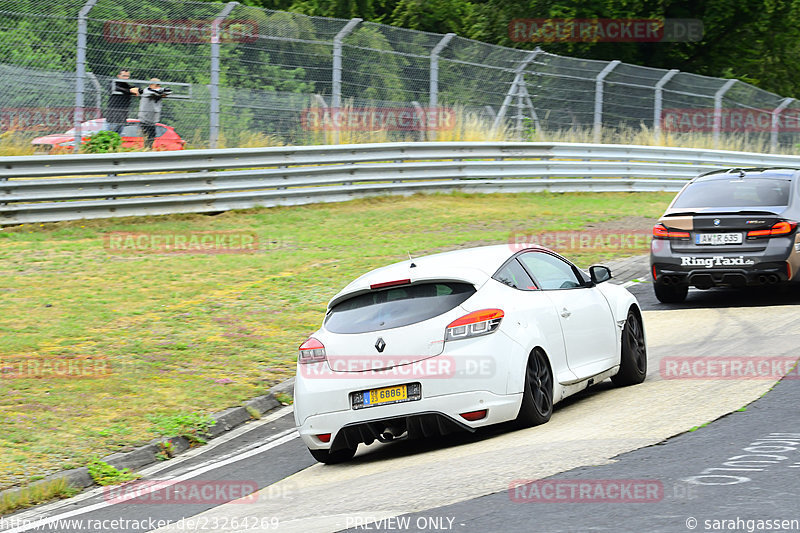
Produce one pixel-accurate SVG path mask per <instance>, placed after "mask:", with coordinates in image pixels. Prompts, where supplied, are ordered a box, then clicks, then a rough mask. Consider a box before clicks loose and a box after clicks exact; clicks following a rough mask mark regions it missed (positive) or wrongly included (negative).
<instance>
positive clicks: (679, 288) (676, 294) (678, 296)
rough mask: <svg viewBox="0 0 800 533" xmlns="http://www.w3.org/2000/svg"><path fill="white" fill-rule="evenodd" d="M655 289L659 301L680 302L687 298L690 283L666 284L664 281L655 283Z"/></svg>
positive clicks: (666, 302) (665, 302)
mask: <svg viewBox="0 0 800 533" xmlns="http://www.w3.org/2000/svg"><path fill="white" fill-rule="evenodd" d="M653 289H654V290H655V293H656V298H658V301H659V302H661V303H664V304H678V303H681V302H682V301H684V300H685V299H686V295H687V294H688V293H689V285H687V284H680V285H665V284H664V283H658V282H655V283H653Z"/></svg>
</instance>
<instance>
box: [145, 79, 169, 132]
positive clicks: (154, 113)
mask: <svg viewBox="0 0 800 533" xmlns="http://www.w3.org/2000/svg"><path fill="white" fill-rule="evenodd" d="M160 81H161V80H159V79H158V78H151V79H150V85H148V86H147V88H146V89H145V90H144V91H143V92H142V95H141V96H142V98H141V102H140V103H139V124H140V126H141V127H142V132H143V133H144V147H145V148H152V147H153V141H154V140H155V138H156V122H158V121H159V120H160V119H161V104H162V102H161V99H162V98H166V97H167V96H169V95H170V94H171V93H172V90H171V89H169V87H165V88H162V87H161V83H160Z"/></svg>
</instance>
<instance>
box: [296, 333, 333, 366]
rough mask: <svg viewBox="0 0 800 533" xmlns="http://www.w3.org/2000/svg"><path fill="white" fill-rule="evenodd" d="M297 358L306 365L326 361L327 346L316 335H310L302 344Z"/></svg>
mask: <svg viewBox="0 0 800 533" xmlns="http://www.w3.org/2000/svg"><path fill="white" fill-rule="evenodd" d="M297 360H298V361H299V362H300V363H301V364H304V365H307V364H309V363H320V362H322V361H326V360H327V356H326V355H325V346H324V345H323V344H322V343H321V342H319V341H318V340H317V339H315V338H314V337H309V338H308V340H307V341H306V342H304V343H303V344H301V345H300V355H299V356H298V358H297Z"/></svg>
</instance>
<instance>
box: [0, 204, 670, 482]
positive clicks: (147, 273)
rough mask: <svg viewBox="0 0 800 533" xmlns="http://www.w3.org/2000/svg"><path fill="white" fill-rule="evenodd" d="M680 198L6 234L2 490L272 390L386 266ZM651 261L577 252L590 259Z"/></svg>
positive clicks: (429, 207) (103, 224) (439, 207)
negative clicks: (193, 237)
mask: <svg viewBox="0 0 800 533" xmlns="http://www.w3.org/2000/svg"><path fill="white" fill-rule="evenodd" d="M672 196H673V195H672V194H667V193H619V194H613V193H603V194H549V193H544V194H516V195H465V194H447V195H415V196H411V197H406V198H398V197H391V198H374V199H364V200H357V201H352V202H347V203H340V204H327V205H310V206H301V207H291V208H271V209H255V210H247V211H234V212H227V213H224V214H221V215H217V216H204V215H175V216H163V217H152V218H144V217H143V218H125V219H116V220H114V219H106V220H95V221H75V222H63V223H57V224H45V225H39V224H36V225H24V226H17V227H10V228H5V229H3V230H2V231H0V295H2V298H0V329H1V330H2V331H3V334H2V336H0V488H3V487H7V486H10V485H13V484H18V483H23V482H27V481H28V480H30V479H31V477H33V476H40V475H44V474H47V473H51V472H54V471H57V470H61V469H63V468H65V467H67V468H68V467H77V466H83V465H86V464H87V463H88V462H89V461H90V460H91V459H92V458H93V457H95V456H103V455H104V454H106V453H111V452H114V451H120V450H122V451H124V450H126V449H129V448H130V447H132V446H136V445H139V444H142V443H144V442H147V441H149V440H151V439H152V438H154V437H156V436H159V435H163V434H164V428H165V425H166V426H169V424H168V423H167V422H168V421H172V422H173V425H176V426H179V425H181V424H183V423H186V421H187V420H189V421H190V422H191V421H192V420H193V419H192V418H191V417H192V416H200V415H202V414H207V413H210V412H214V411H217V410H221V409H223V408H226V407H229V406H232V405H240V404H241V402H242V401H244V400H247V399H248V398H252V397H254V396H258V395H260V394H264V393H265V391H266V389H267V387H268V386H271V385H273V384H275V383H277V382H280V381H282V380H284V379H286V378H288V377H290V376H291V375H293V373H294V364H295V358H296V349H297V346H298V345H299V344H300V343H301V342H302V341H303V340H304V339H305V338H306V336H307V335H308V334H309V333H311V332H312V331H314V330H315V329H316V328H317V327H319V324H320V322H321V319H322V317H323V313H324V310H325V305H326V302H327V301H328V300H329V299H330V297H331V296H333V295H334V294H335V293H336V292H337V291H338V290H339V289H340V288H341V287H342V286H344V285H345V284H346V283H347V282H349V281H350V280H352V279H353V278H354V277H356V276H358V275H360V274H362V273H364V272H365V271H367V270H369V269H371V268H375V267H378V266H382V265H385V264H387V263H389V262H393V261H398V260H402V259H404V258H406V257H407V254H408V253H410V254H412V255H414V256H419V255H422V254H426V253H432V252H435V251H442V250H448V249H454V248H458V247H462V246H467V245H477V244H489V243H506V242H508V239H509V237H510V235H511V234H512V232H515V231H516V232H526V233H538V232H540V231H569V230H580V229H581V228H585V227H587V226H588V225H591V226H593V227H595V228H606V229H608V230H611V229H613V228H616V227H619V228H623V223H626V221H627V222H630V221H631V220H632V219H634V218H635V220H636V221H638V223H640V224H643V225H646V223H647V219H648V218H649V219H655V218H656V217H658V216H659V215H660V214H661V213H662V211H663V209H664V208H665V207H666V205H667V204H668V202H669V200H670V199H671V198H672ZM625 229H631V228H630V227H626V228H625ZM639 229H640V230H641V229H642V228H641V227H640V228H639ZM644 229H646V228H644ZM113 231H131V232H151V233H165V234H166V233H172V232H181V233H186V232H192V231H203V232H208V231H212V232H213V231H242V232H245V231H248V232H255V233H256V234H257V235H258V238H259V240H260V242H261V243H262V246H263V245H264V244H266V246H265V248H266V250H265V251H263V252H259V253H253V254H217V255H209V254H161V255H157V254H132V253H127V254H113V253H109V252H108V251H107V250H106V248H105V246H104V239H103V237H104V235H106V234H107V233H109V232H113ZM645 252H646V249H642V248H638V249H616V250H607V251H598V250H591V251H585V252H581V253H577V254H574V253H573V254H568V255H569V256H570V257H571V258H573V259H575V260H576V261H577V262H578V263H579V264H581V263H582V264H584V265H586V264H589V263H590V262H594V261H600V260H606V259H611V258H613V257H617V256H625V255H634V254H639V253H645ZM30 361H34V362H35V363H31V364H39V365H44V366H41V368H45V367H47V365H48V364H49V365H51V366H54V365H56V364H66V363H74V364H75V365H82V366H78V367H77V368H80V369H83V370H81V372H82V373H81V375H79V377H76V378H53V377H47V376H44V375H42V377H36V376H35V375H33V374H31V372H28V374H25V373H24V372H23V373H22V375H20V374H19V372H18V370H19V368H22V367H20V366H19V365H25V364H27V363H29V362H30ZM48 361H49V363H48ZM97 365H100V366H97ZM103 365H105V366H103ZM89 368H102V369H104V372H102V373H94V374H93V373H92V372H87V371H86V369H89ZM15 372H16V374H15ZM34 374H35V372H34ZM184 425H185V424H184ZM190 425H191V424H190Z"/></svg>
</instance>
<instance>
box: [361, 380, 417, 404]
mask: <svg viewBox="0 0 800 533" xmlns="http://www.w3.org/2000/svg"><path fill="white" fill-rule="evenodd" d="M405 400H408V390H407V389H406V386H405V385H397V386H395V387H384V388H382V389H372V390H370V391H367V392H365V393H364V407H369V406H372V405H380V404H382V403H393V402H403V401H405Z"/></svg>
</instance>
